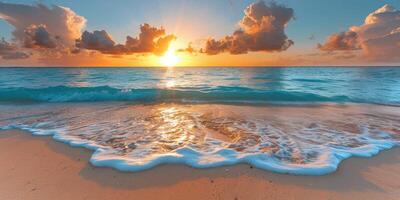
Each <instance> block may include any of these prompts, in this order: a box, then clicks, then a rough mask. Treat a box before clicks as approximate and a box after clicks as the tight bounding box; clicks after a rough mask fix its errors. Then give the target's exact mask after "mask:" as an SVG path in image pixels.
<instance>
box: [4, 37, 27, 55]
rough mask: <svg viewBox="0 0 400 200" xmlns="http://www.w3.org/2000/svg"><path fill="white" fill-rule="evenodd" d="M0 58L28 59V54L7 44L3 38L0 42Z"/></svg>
mask: <svg viewBox="0 0 400 200" xmlns="http://www.w3.org/2000/svg"><path fill="white" fill-rule="evenodd" d="M0 56H1V58H2V59H6V60H13V59H25V58H29V54H27V53H24V52H21V51H18V49H17V47H16V46H15V45H14V44H11V43H8V42H7V41H5V40H4V38H3V39H1V40H0Z"/></svg>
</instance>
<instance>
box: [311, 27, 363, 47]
mask: <svg viewBox="0 0 400 200" xmlns="http://www.w3.org/2000/svg"><path fill="white" fill-rule="evenodd" d="M318 49H320V50H323V51H335V50H357V49H360V45H359V42H358V34H357V33H356V32H354V31H346V32H340V33H335V34H332V35H331V36H329V38H328V39H327V41H326V42H325V44H318Z"/></svg>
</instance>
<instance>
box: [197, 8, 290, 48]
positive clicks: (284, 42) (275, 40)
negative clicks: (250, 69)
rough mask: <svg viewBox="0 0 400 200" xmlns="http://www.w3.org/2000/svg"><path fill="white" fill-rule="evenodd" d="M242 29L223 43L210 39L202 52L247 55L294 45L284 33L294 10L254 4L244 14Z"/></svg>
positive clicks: (241, 22)
mask: <svg viewBox="0 0 400 200" xmlns="http://www.w3.org/2000/svg"><path fill="white" fill-rule="evenodd" d="M244 14H245V15H244V17H243V19H242V20H241V21H240V22H239V25H240V29H239V30H236V31H235V32H234V33H233V34H232V35H228V36H225V37H224V38H222V39H220V40H216V39H213V38H210V39H208V40H207V42H206V45H205V48H204V49H202V50H201V52H202V53H206V54H208V55H216V54H219V53H223V52H229V53H230V54H245V53H248V52H249V51H254V52H257V51H265V52H274V51H278V52H279V51H284V50H286V49H288V48H289V47H290V46H291V45H293V44H294V42H293V41H292V40H290V39H288V37H287V36H286V34H285V27H286V25H287V24H288V23H289V21H290V20H291V19H292V18H293V14H294V11H293V9H292V8H286V7H284V6H282V5H278V4H276V3H275V2H271V3H270V4H268V5H266V4H265V3H264V1H259V2H257V3H253V4H251V5H250V6H248V7H247V8H246V10H245V11H244Z"/></svg>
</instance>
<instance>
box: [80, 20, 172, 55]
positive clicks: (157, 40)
mask: <svg viewBox="0 0 400 200" xmlns="http://www.w3.org/2000/svg"><path fill="white" fill-rule="evenodd" d="M175 39H176V36H174V35H166V32H165V29H164V28H162V27H161V28H157V27H152V26H150V25H149V24H146V23H145V24H143V25H141V26H140V34H139V37H137V38H134V37H131V36H127V37H126V42H125V44H116V42H114V40H113V39H112V37H111V36H110V35H109V34H108V33H107V32H106V31H105V30H102V31H93V32H88V31H85V32H84V33H83V34H82V36H81V38H80V39H78V40H77V41H76V47H77V48H79V49H88V50H97V51H100V52H102V53H105V54H134V53H154V54H156V55H162V54H163V53H164V52H166V51H167V50H168V47H169V44H170V43H171V42H172V41H173V40H175Z"/></svg>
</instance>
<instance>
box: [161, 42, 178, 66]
mask: <svg viewBox="0 0 400 200" xmlns="http://www.w3.org/2000/svg"><path fill="white" fill-rule="evenodd" d="M160 62H161V64H162V65H163V66H165V67H173V66H176V64H178V62H179V57H178V56H177V55H176V50H175V44H174V43H173V42H172V43H171V44H170V45H169V47H168V50H167V52H165V54H164V55H163V56H162V57H161V58H160Z"/></svg>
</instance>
